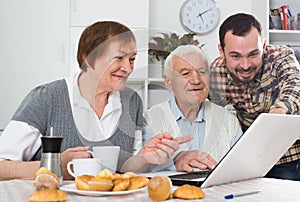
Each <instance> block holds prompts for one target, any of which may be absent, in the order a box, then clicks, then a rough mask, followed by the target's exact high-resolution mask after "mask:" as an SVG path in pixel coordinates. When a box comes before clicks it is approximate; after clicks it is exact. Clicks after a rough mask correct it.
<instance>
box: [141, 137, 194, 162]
mask: <svg viewBox="0 0 300 202" xmlns="http://www.w3.org/2000/svg"><path fill="white" fill-rule="evenodd" d="M192 139H193V136H192V135H188V136H182V137H177V138H174V137H173V136H171V135H170V134H169V133H167V132H165V133H160V134H157V135H156V136H154V137H152V138H151V139H150V140H149V141H148V142H147V143H146V144H145V145H144V146H143V148H142V149H141V151H140V153H139V154H140V155H142V158H143V159H144V160H145V161H146V162H147V163H150V164H162V163H166V162H168V161H169V159H170V158H171V157H172V156H173V154H174V152H175V151H177V150H178V149H179V146H180V144H182V143H186V142H188V141H190V140H192Z"/></svg>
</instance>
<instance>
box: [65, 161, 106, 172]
mask: <svg viewBox="0 0 300 202" xmlns="http://www.w3.org/2000/svg"><path fill="white" fill-rule="evenodd" d="M72 165H73V170H72V169H71V166H72ZM67 170H68V173H69V174H70V175H71V176H73V177H76V176H81V175H93V176H95V175H97V174H98V173H99V172H100V171H101V162H100V161H98V160H97V159H93V158H82V159H73V160H72V161H70V162H68V164H67Z"/></svg>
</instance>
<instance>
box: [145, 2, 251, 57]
mask: <svg viewBox="0 0 300 202" xmlns="http://www.w3.org/2000/svg"><path fill="white" fill-rule="evenodd" d="M215 1H216V2H217V4H218V6H219V8H220V10H221V20H220V23H221V22H222V21H223V20H224V19H225V18H227V17H228V16H230V15H231V14H233V13H237V12H247V13H252V1H253V0H215ZM184 2H185V0H172V1H171V0H150V1H149V7H150V12H149V15H150V18H149V20H150V21H149V26H150V29H153V30H156V29H158V32H159V31H162V30H165V31H173V32H177V33H178V34H184V33H187V32H186V31H185V30H184V29H183V27H182V26H181V24H180V21H179V11H180V7H181V5H182V4H183V3H184ZM220 23H219V25H220ZM151 33H152V32H151ZM196 38H197V39H198V41H199V42H200V44H203V43H205V46H204V47H203V50H204V51H205V52H206V53H207V55H208V56H209V57H210V59H211V60H213V59H215V58H216V57H217V56H218V55H219V53H218V49H217V45H218V27H217V28H216V29H215V30H214V31H213V32H211V33H209V34H207V35H205V36H197V37H196Z"/></svg>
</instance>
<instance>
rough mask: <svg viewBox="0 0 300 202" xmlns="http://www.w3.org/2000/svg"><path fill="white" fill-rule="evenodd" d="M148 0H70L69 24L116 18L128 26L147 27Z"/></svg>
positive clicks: (85, 24)
mask: <svg viewBox="0 0 300 202" xmlns="http://www.w3.org/2000/svg"><path fill="white" fill-rule="evenodd" d="M148 13H149V11H148V0H127V1H123V0H72V2H71V26H87V25H90V24H92V23H94V22H96V21H99V20H117V21H119V22H121V23H124V24H126V25H127V26H129V27H143V28H145V27H148V16H149V15H148Z"/></svg>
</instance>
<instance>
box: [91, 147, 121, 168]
mask: <svg viewBox="0 0 300 202" xmlns="http://www.w3.org/2000/svg"><path fill="white" fill-rule="evenodd" d="M91 153H92V155H93V158H95V159H97V160H99V161H100V162H101V164H102V169H105V168H106V169H108V170H110V172H112V173H115V172H116V169H117V165H118V160H119V154H120V147H119V146H97V147H93V152H91Z"/></svg>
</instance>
